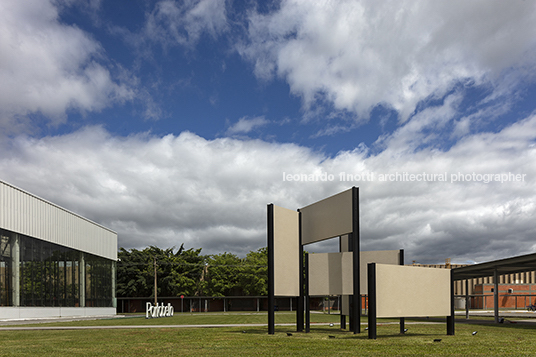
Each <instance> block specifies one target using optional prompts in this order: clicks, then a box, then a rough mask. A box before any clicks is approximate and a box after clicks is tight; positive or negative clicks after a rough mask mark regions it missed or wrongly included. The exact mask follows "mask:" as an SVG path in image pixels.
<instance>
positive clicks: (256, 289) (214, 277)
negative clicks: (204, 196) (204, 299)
mask: <svg viewBox="0 0 536 357" xmlns="http://www.w3.org/2000/svg"><path fill="white" fill-rule="evenodd" d="M118 258H119V261H118V262H117V290H116V293H117V297H154V286H155V284H154V281H155V269H156V285H157V296H159V297H172V296H181V295H185V296H266V295H267V294H268V255H267V249H266V247H264V248H260V249H258V250H256V251H251V252H249V253H248V254H247V255H246V257H245V258H239V257H238V256H236V255H235V254H232V253H220V254H213V255H202V254H201V248H199V249H193V248H191V249H184V244H183V245H181V247H180V248H179V249H178V250H176V251H175V248H168V249H161V248H158V247H155V246H150V247H147V248H145V249H143V250H138V249H130V250H127V249H124V248H120V250H119V252H118Z"/></svg>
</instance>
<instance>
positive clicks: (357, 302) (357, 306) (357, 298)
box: [349, 187, 361, 334]
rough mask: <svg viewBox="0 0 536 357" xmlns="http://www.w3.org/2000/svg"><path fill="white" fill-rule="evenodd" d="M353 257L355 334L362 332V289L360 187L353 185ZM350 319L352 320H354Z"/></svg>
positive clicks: (353, 316)
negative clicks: (360, 269)
mask: <svg viewBox="0 0 536 357" xmlns="http://www.w3.org/2000/svg"><path fill="white" fill-rule="evenodd" d="M349 237H350V236H349ZM352 240H353V241H352V243H353V244H352V257H353V275H354V298H353V307H354V308H353V311H352V320H353V325H354V326H353V327H354V334H356V333H361V291H360V276H359V274H360V273H359V258H360V254H359V188H357V187H352ZM352 320H350V322H352Z"/></svg>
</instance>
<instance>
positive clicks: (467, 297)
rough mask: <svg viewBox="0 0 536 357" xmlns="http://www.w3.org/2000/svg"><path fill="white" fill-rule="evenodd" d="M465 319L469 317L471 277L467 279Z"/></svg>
mask: <svg viewBox="0 0 536 357" xmlns="http://www.w3.org/2000/svg"><path fill="white" fill-rule="evenodd" d="M516 306H517V305H516ZM465 319H469V279H465Z"/></svg>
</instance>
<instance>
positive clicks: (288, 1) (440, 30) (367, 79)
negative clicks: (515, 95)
mask: <svg viewBox="0 0 536 357" xmlns="http://www.w3.org/2000/svg"><path fill="white" fill-rule="evenodd" d="M534 23H536V8H535V7H534V6H533V4H532V3H531V2H530V1H526V2H523V1H515V2H505V1H488V0H480V1H479V0H475V1H448V2H438V1H414V0H408V1H397V2H378V1H375V0H370V1H353V0H346V1H309V0H283V1H282V2H281V4H280V6H279V8H278V9H277V10H276V11H273V12H271V13H268V14H259V13H256V12H251V13H250V16H249V29H248V31H249V33H248V42H247V43H245V44H241V45H240V46H238V50H239V52H240V53H241V54H242V55H243V56H244V57H245V58H247V59H248V60H250V61H251V62H253V63H254V65H255V73H256V75H257V76H258V77H260V78H264V79H269V78H272V77H273V76H278V77H280V78H283V79H284V80H286V81H287V82H288V83H289V85H290V89H291V92H292V93H294V94H295V95H297V96H300V97H301V98H302V99H303V103H304V107H305V108H306V109H308V108H311V107H314V106H315V105H317V104H318V103H322V102H323V101H325V102H327V103H329V104H332V105H333V106H334V107H335V109H337V110H343V111H344V110H348V111H351V112H354V113H356V114H358V116H359V118H360V120H366V119H367V118H368V115H369V113H370V110H371V109H372V108H374V107H375V106H376V105H378V104H381V105H387V106H389V107H391V108H393V109H395V110H396V111H397V112H398V113H399V115H400V119H401V120H402V121H405V120H407V118H408V117H409V116H410V115H411V114H412V113H413V111H414V110H415V107H416V105H417V103H418V102H419V101H421V100H423V99H425V98H427V97H428V96H439V97H442V96H443V95H445V94H446V93H448V91H449V90H450V89H452V87H453V85H454V84H456V83H457V82H458V81H462V82H465V81H467V80H470V81H472V83H474V84H475V85H480V84H488V85H490V86H491V87H492V88H494V90H495V92H494V95H502V94H505V93H511V92H512V90H514V88H515V87H516V84H518V83H519V82H520V80H523V79H524V78H525V76H528V75H530V76H533V74H531V73H534V69H535V68H534V63H536V61H535V58H536V56H535V54H536V27H535V26H534Z"/></svg>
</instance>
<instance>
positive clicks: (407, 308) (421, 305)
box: [376, 264, 451, 317]
mask: <svg viewBox="0 0 536 357" xmlns="http://www.w3.org/2000/svg"><path fill="white" fill-rule="evenodd" d="M450 296H451V294H450V270H449V269H430V268H419V267H412V266H403V265H387V264H376V303H377V305H376V308H377V317H426V316H450V314H451V311H450V309H451V301H450Z"/></svg>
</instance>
